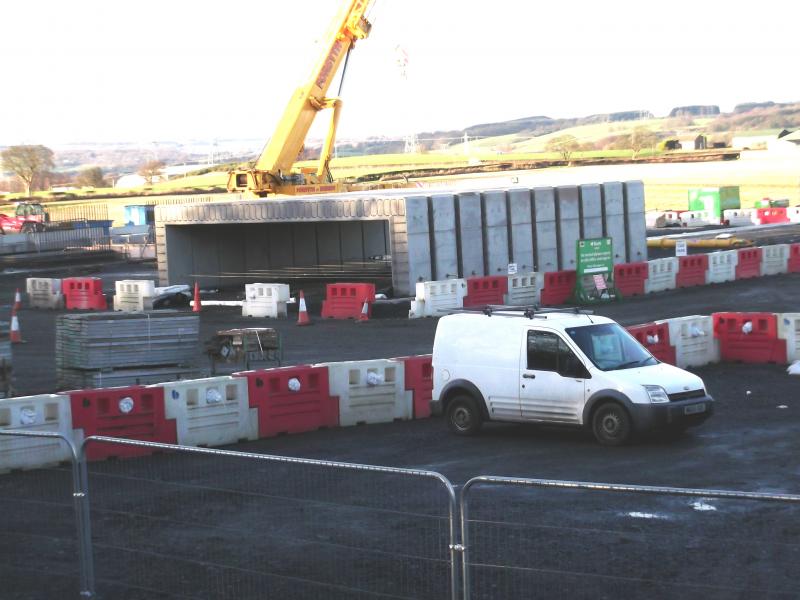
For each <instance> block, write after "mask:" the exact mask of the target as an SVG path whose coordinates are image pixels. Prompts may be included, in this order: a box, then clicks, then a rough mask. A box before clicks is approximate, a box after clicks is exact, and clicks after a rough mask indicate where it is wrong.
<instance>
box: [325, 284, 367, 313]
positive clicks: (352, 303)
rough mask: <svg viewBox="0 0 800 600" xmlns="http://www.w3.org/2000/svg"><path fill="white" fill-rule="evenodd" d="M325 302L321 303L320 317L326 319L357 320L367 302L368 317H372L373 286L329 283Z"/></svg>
mask: <svg viewBox="0 0 800 600" xmlns="http://www.w3.org/2000/svg"><path fill="white" fill-rule="evenodd" d="M325 296H326V297H325V300H323V301H322V316H323V317H324V318H326V319H357V318H359V317H360V316H361V311H362V309H363V308H364V300H366V301H367V306H368V313H367V314H368V315H369V316H370V317H371V316H372V304H373V303H374V302H375V285H374V284H372V283H329V284H328V285H327V286H326V291H325Z"/></svg>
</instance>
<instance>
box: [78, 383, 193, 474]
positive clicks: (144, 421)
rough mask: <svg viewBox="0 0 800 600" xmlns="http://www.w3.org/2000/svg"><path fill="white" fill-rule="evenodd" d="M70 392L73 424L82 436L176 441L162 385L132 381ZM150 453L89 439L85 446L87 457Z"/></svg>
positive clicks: (175, 433)
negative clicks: (167, 414)
mask: <svg viewBox="0 0 800 600" xmlns="http://www.w3.org/2000/svg"><path fill="white" fill-rule="evenodd" d="M66 393H67V394H69V400H70V405H71V408H72V428H73V429H82V430H83V435H84V437H89V436H90V435H107V436H110V437H118V438H125V439H128V440H141V441H146V442H161V443H164V444H177V443H178V433H177V430H176V427H175V421H174V419H167V418H166V417H165V416H164V388H160V387H145V386H142V385H132V386H128V387H116V388H107V389H98V390H76V391H72V392H66ZM147 454H153V450H151V449H150V448H143V447H137V446H124V445H121V444H104V443H101V442H92V443H90V444H89V445H88V446H87V447H86V457H87V458H88V459H89V460H103V459H106V458H109V457H112V456H113V457H117V458H128V457H131V456H144V455H147Z"/></svg>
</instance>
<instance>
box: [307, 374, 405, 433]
mask: <svg viewBox="0 0 800 600" xmlns="http://www.w3.org/2000/svg"><path fill="white" fill-rule="evenodd" d="M319 366H321V367H328V380H329V384H330V394H331V396H338V397H339V425H341V426H342V427H346V426H348V425H358V424H361V423H388V422H391V421H395V420H398V419H401V420H408V419H411V418H412V415H413V408H412V406H413V398H412V392H407V391H406V390H405V389H404V388H405V369H404V364H403V362H402V361H394V360H388V359H380V360H362V361H352V362H335V363H324V364H321V365H319Z"/></svg>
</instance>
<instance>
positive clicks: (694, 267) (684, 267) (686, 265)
mask: <svg viewBox="0 0 800 600" xmlns="http://www.w3.org/2000/svg"><path fill="white" fill-rule="evenodd" d="M706 283H708V254H694V255H692V256H679V257H678V274H677V275H676V276H675V284H676V285H677V286H678V287H679V288H685V287H691V286H693V285H705V284H706Z"/></svg>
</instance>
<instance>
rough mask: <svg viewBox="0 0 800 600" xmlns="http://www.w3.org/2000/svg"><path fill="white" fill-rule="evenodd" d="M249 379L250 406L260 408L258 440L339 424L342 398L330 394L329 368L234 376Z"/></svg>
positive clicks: (248, 373)
mask: <svg viewBox="0 0 800 600" xmlns="http://www.w3.org/2000/svg"><path fill="white" fill-rule="evenodd" d="M233 376H234V377H246V378H247V390H248V391H247V393H248V395H249V396H250V406H251V407H253V408H257V409H258V437H262V438H263V437H271V436H275V435H278V434H280V433H302V432H304V431H314V430H316V429H319V428H321V427H337V426H338V425H339V398H338V397H337V396H331V395H330V387H329V384H328V368H327V367H311V366H307V365H301V366H297V367H282V368H279V369H261V370H257V371H243V372H241V373H234V374H233Z"/></svg>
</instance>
